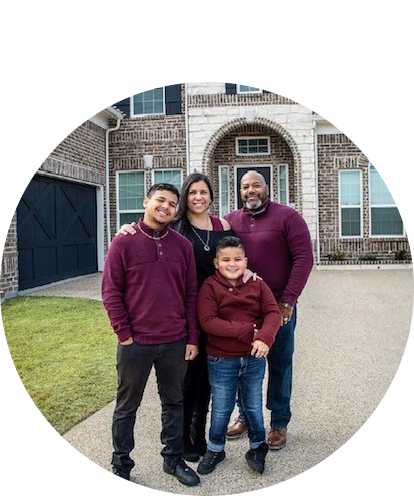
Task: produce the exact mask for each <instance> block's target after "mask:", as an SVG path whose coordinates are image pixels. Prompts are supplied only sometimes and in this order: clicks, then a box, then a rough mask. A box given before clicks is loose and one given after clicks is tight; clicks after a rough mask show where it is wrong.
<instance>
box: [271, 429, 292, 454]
mask: <svg viewBox="0 0 414 496" xmlns="http://www.w3.org/2000/svg"><path fill="white" fill-rule="evenodd" d="M286 438H287V429H286V427H285V428H283V429H278V428H276V429H274V428H272V429H270V432H269V436H268V438H267V444H268V445H269V448H270V449H273V450H279V449H282V448H284V447H285V446H286Z"/></svg>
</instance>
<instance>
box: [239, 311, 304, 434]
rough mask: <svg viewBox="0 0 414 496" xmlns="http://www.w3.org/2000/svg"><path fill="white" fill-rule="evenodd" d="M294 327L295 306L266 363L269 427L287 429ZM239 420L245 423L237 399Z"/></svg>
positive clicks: (244, 416)
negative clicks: (269, 414)
mask: <svg viewBox="0 0 414 496" xmlns="http://www.w3.org/2000/svg"><path fill="white" fill-rule="evenodd" d="M295 327H296V306H295V307H294V309H293V313H292V318H291V319H290V321H289V322H288V323H287V324H285V325H284V326H282V327H281V328H280V329H279V331H278V333H277V334H276V339H275V342H274V343H273V346H272V347H271V348H270V352H269V355H268V357H267V361H268V364H269V382H268V384H267V401H266V408H267V409H268V410H271V418H270V426H271V427H273V428H283V427H287V425H288V423H289V421H290V417H291V412H290V397H291V395H292V360H293V350H294V330H295ZM237 404H238V405H239V418H241V419H242V420H244V421H246V415H245V412H244V409H243V404H241V403H240V400H239V399H238V401H237Z"/></svg>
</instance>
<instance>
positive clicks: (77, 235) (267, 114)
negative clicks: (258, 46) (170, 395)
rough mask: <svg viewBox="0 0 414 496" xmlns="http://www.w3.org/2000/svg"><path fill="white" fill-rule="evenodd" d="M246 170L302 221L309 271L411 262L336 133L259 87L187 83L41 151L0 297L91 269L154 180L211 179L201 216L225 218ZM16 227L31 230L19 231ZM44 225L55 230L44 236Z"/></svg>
mask: <svg viewBox="0 0 414 496" xmlns="http://www.w3.org/2000/svg"><path fill="white" fill-rule="evenodd" d="M249 169H256V170H258V171H259V172H261V173H262V174H263V175H264V177H265V178H266V181H267V182H268V184H269V188H270V194H271V198H272V199H273V200H275V201H278V202H281V203H285V204H289V205H290V206H292V207H293V208H295V209H297V210H298V211H299V212H300V213H301V214H302V215H303V216H304V218H305V220H306V221H307V223H308V226H309V229H310V232H311V236H312V240H313V243H314V250H315V260H316V263H317V264H318V265H324V264H349V263H353V264H355V263H357V264H373V263H375V264H380V263H381V264H383V263H391V262H392V263H407V262H409V261H410V260H411V255H410V249H409V244H408V239H407V236H406V233H405V230H404V226H403V223H402V220H401V217H400V214H399V212H398V208H397V207H396V205H395V203H394V200H393V198H392V197H391V195H390V194H389V191H388V189H387V187H386V185H385V183H384V182H383V181H382V179H381V177H380V176H379V174H378V172H377V171H376V170H375V167H374V165H373V164H371V163H370V162H369V160H368V158H367V157H366V156H365V155H364V154H363V153H362V152H361V150H359V149H358V148H357V147H356V146H355V145H354V143H352V142H351V141H350V140H349V138H347V136H345V135H344V134H343V133H341V131H339V130H338V129H336V128H335V127H334V126H333V125H332V124H330V123H329V122H327V121H325V120H324V119H323V118H322V117H320V116H318V115H317V114H315V113H314V112H312V111H311V110H309V109H307V108H306V107H303V106H302V105H300V104H297V103H296V102H293V101H292V100H289V99H287V98H285V97H282V96H280V95H276V94H274V93H270V92H268V91H264V90H261V89H259V88H254V87H251V86H244V85H237V84H230V83H189V84H176V85H172V86H167V87H161V88H155V89H153V90H149V91H146V92H144V93H140V94H138V95H134V96H132V97H130V98H126V99H125V100H123V101H121V102H118V103H117V104H116V105H115V106H113V107H111V108H109V109H106V110H105V111H103V112H101V113H99V114H98V115H97V116H94V117H93V118H91V119H90V120H89V121H87V122H86V123H84V124H82V125H81V126H80V127H79V128H78V129H76V130H75V131H74V132H73V133H71V134H70V135H69V136H68V137H67V138H66V139H65V140H64V141H63V142H62V143H61V144H60V145H59V146H58V147H57V148H56V149H55V150H54V151H53V152H52V153H51V155H50V157H48V159H47V160H46V161H45V163H44V164H42V166H41V167H40V169H39V170H38V173H37V174H36V175H35V176H34V178H33V180H32V182H31V183H30V185H29V187H28V189H27V190H26V192H25V194H24V196H23V197H22V200H21V202H20V203H19V207H18V209H17V216H16V215H15V217H14V219H13V222H12V224H11V227H10V230H9V234H8V237H7V241H6V246H5V251H4V256H3V263H2V274H1V278H0V291H2V292H3V295H5V296H13V295H15V294H17V291H18V290H19V289H20V290H24V289H26V288H30V287H34V286H39V285H41V284H46V283H48V282H53V281H57V280H61V279H65V278H68V277H73V276H77V275H82V274H85V273H90V272H95V271H97V270H102V267H103V260H104V253H105V249H106V246H107V242H108V239H110V237H111V236H112V235H113V234H114V232H116V230H117V229H118V227H119V226H120V225H121V224H122V223H124V222H129V221H132V220H136V219H137V218H138V217H139V216H140V215H142V212H143V206H142V201H143V198H144V196H145V192H146V190H147V189H148V188H149V187H150V185H151V184H153V183H155V182H161V181H164V182H171V183H173V184H175V185H176V186H178V187H180V186H181V184H182V181H183V179H184V178H185V177H186V176H187V175H188V174H189V173H191V172H194V171H196V170H197V171H201V172H203V173H205V174H207V175H208V176H209V177H210V178H211V181H212V184H213V188H214V192H215V201H214V204H213V206H212V213H213V214H216V215H225V214H226V213H227V212H229V211H231V210H234V209H237V208H239V207H240V205H241V204H240V198H239V197H238V187H237V184H238V182H239V180H240V177H241V176H242V175H243V173H244V172H245V171H247V170H249ZM107 186H109V187H107ZM39 198H40V200H39ZM108 198H109V201H108V204H107V200H108ZM35 200H36V201H35ZM36 202H37V203H36ZM42 202H43V205H42ZM39 205H40V207H39ZM107 205H108V206H109V208H108V206H107ZM39 208H40V210H42V209H43V213H42V212H39ZM106 212H109V222H107V217H106ZM46 213H48V215H45V214H46ZM30 219H32V220H34V222H30ZM25 223H29V224H28V225H33V224H34V225H35V227H34V228H32V230H31V231H30V230H29V232H28V230H27V224H25ZM56 225H57V226H60V225H63V226H65V228H62V229H61V232H60V233H59V232H55V228H54V226H56ZM20 231H21V232H20ZM29 238H30V239H29Z"/></svg>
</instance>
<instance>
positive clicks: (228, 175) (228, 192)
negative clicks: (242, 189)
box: [218, 165, 232, 217]
mask: <svg viewBox="0 0 414 496" xmlns="http://www.w3.org/2000/svg"><path fill="white" fill-rule="evenodd" d="M222 169H227V178H228V188H227V204H228V206H229V212H228V213H230V212H231V211H232V210H231V205H230V168H229V166H228V165H219V167H218V173H219V217H223V211H222V207H221V188H222V185H221V170H222ZM224 215H227V214H224Z"/></svg>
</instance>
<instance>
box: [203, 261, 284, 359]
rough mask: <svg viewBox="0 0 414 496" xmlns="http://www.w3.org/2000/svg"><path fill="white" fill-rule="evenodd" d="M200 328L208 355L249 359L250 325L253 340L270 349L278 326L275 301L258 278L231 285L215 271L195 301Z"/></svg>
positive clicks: (277, 311)
mask: <svg viewBox="0 0 414 496" xmlns="http://www.w3.org/2000/svg"><path fill="white" fill-rule="evenodd" d="M197 313H198V319H199V322H200V326H201V327H202V328H203V329H204V331H205V332H206V334H207V353H208V354H209V355H213V356H218V357H225V358H235V357H245V356H250V352H251V351H252V342H253V324H257V328H258V329H259V332H258V334H257V336H256V339H258V340H260V341H263V342H264V343H266V344H267V345H268V346H269V347H270V346H272V344H273V342H274V340H275V336H276V333H277V331H278V329H279V325H280V313H279V308H278V306H277V303H276V300H275V298H274V296H273V294H272V292H271V290H270V289H269V287H268V286H267V284H266V283H265V282H263V281H261V280H260V279H257V280H256V281H253V279H250V280H249V281H247V282H246V283H243V282H242V280H241V279H239V280H238V281H237V283H236V286H233V285H232V284H231V283H230V282H229V281H227V279H225V278H224V277H223V276H222V275H221V274H220V273H219V272H218V271H217V272H216V273H215V274H214V275H213V276H211V277H209V278H207V279H206V281H205V283H204V284H203V286H202V287H201V289H200V292H199V295H198V299H197Z"/></svg>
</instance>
